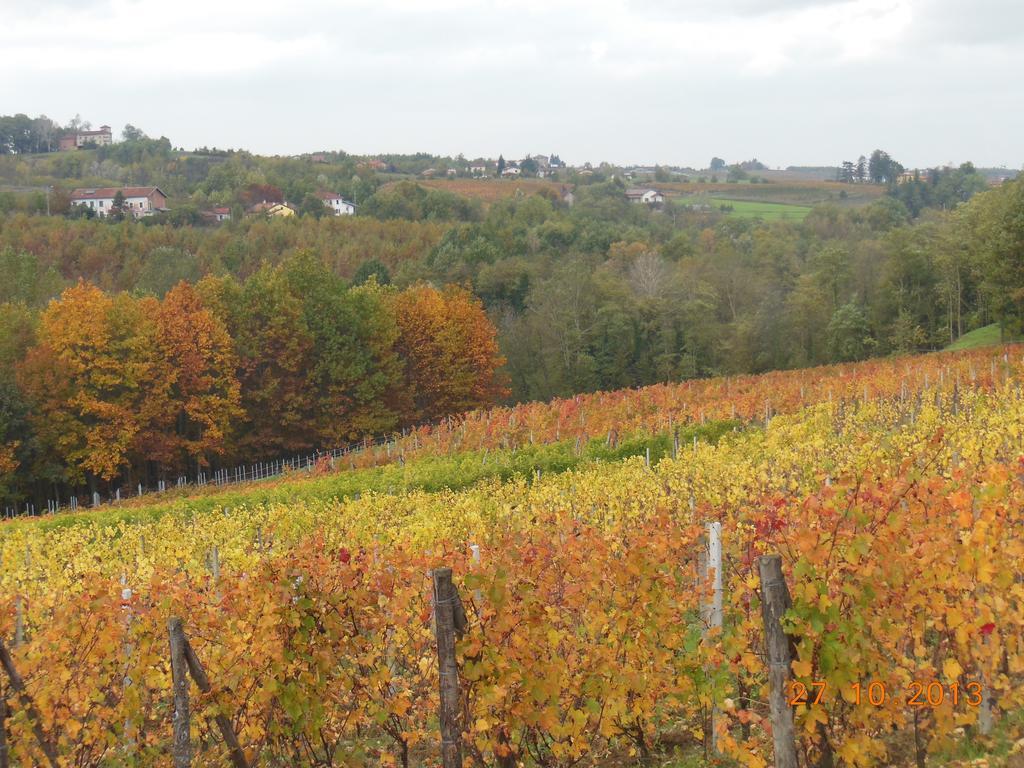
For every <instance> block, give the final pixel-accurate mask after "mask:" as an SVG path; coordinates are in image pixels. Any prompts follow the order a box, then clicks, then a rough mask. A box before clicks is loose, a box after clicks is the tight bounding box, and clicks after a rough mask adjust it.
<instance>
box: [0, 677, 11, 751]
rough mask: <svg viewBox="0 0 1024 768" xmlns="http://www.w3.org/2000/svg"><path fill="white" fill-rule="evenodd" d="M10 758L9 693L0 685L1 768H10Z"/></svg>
mask: <svg viewBox="0 0 1024 768" xmlns="http://www.w3.org/2000/svg"><path fill="white" fill-rule="evenodd" d="M9 765H10V756H9V755H8V753H7V691H6V690H5V686H4V685H3V683H0V768H8V766H9Z"/></svg>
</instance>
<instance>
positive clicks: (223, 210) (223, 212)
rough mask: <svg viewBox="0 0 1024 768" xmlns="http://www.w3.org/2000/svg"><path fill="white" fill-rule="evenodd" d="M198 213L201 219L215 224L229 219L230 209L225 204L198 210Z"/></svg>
mask: <svg viewBox="0 0 1024 768" xmlns="http://www.w3.org/2000/svg"><path fill="white" fill-rule="evenodd" d="M199 215H200V216H202V217H203V221H209V222H215V223H217V224H220V223H221V222H222V221H231V209H230V208H227V207H225V206H220V207H217V208H210V209H209V210H206V211H200V212H199Z"/></svg>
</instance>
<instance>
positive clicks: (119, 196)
mask: <svg viewBox="0 0 1024 768" xmlns="http://www.w3.org/2000/svg"><path fill="white" fill-rule="evenodd" d="M112 143H113V134H112V132H111V129H110V126H108V125H103V126H100V128H99V130H95V131H93V130H79V131H76V132H74V133H71V134H68V135H66V136H63V137H61V138H60V151H62V152H70V151H75V150H79V149H86V148H93V147H100V146H109V145H110V144H112ZM304 157H308V159H309V160H310V161H311V162H313V163H324V162H327V160H326V156H325V155H324V154H312V155H308V156H304ZM366 164H367V165H368V166H369V167H370V168H371V169H373V170H376V171H381V172H387V170H388V166H387V164H386V163H385V162H383V161H382V160H378V159H371V160H370V161H368V162H367V163H366ZM565 170H568V166H566V165H565V163H563V162H562V160H561V159H560V158H559V157H558V156H557V155H550V156H549V155H527V156H526V157H524V158H522V159H521V160H510V161H507V162H506V161H505V159H504V158H503V157H502V158H499V159H498V160H497V161H477V162H476V163H475V164H472V165H468V166H467V167H466V169H465V170H463V171H460V170H459V169H456V168H447V169H445V170H444V171H443V172H441V171H438V170H437V169H434V168H428V169H426V170H424V171H422V172H420V173H419V177H420V178H422V179H424V180H429V179H434V178H456V177H460V176H461V177H466V176H468V177H470V178H473V179H487V178H504V179H516V178H519V177H521V176H529V177H532V178H538V179H545V178H551V179H554V178H557V174H558V171H565ZM572 170H573V171H574V172H575V173H576V174H578V175H579V176H581V177H583V178H586V177H587V176H590V175H593V173H594V171H593V169H592V168H591V167H590V164H589V163H587V164H586V165H585V166H583V167H581V168H578V169H572ZM638 170H650V171H651V172H653V171H654V169H638ZM623 175H624V176H625V177H626V178H627V179H629V178H631V177H632V173H630V172H627V173H624V174H623ZM316 196H317V197H318V198H319V199H320V201H321V202H322V203H323V205H324V206H325V208H326V210H327V211H328V212H329V213H330V214H331V215H334V216H351V215H354V214H355V213H356V210H357V207H358V206H357V205H356V204H355V203H354V202H352V201H350V200H346V199H345V198H344V197H343V196H341V195H340V194H338V193H336V192H330V191H324V190H321V191H319V192H317V193H316ZM561 196H562V200H563V202H565V203H566V204H567V205H570V206H571V205H573V203H574V202H575V194H574V193H573V191H572V188H571V187H568V186H563V187H562V195H561ZM625 197H626V199H627V200H629V201H630V202H632V203H638V204H643V205H659V204H661V203H663V202H664V201H665V195H664V193H663V192H661V191H659V190H657V189H653V188H645V187H636V188H629V189H627V190H626V191H625ZM71 204H72V205H77V206H81V207H84V208H87V209H88V210H89V212H90V215H93V216H96V217H99V218H106V217H108V216H111V215H112V214H115V213H117V214H119V215H123V216H130V217H132V218H136V219H139V218H143V217H146V216H152V215H154V214H158V213H166V212H168V211H169V210H170V209H169V207H168V202H167V195H166V194H165V193H164V192H163V190H161V189H160V188H159V187H157V186H148V187H128V186H126V187H97V188H87V187H82V188H78V189H75V190H73V191H72V193H71ZM298 212H299V211H298V207H297V206H296V205H294V204H293V203H290V202H288V201H269V200H264V201H261V202H258V203H256V204H254V205H251V206H249V207H248V208H246V209H245V215H246V216H264V217H268V218H287V217H290V216H295V215H297V214H298ZM200 216H201V217H202V218H203V220H205V221H207V222H209V223H215V224H217V223H221V222H224V221H229V220H230V219H231V218H232V209H231V208H229V207H225V206H221V207H213V208H210V209H207V210H203V211H200Z"/></svg>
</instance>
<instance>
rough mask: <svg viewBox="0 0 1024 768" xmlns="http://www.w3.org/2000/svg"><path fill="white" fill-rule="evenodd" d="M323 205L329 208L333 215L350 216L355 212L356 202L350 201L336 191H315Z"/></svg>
mask: <svg viewBox="0 0 1024 768" xmlns="http://www.w3.org/2000/svg"><path fill="white" fill-rule="evenodd" d="M316 196H317V197H319V198H320V199H321V200H322V201H323V203H324V205H326V206H327V207H328V208H330V209H331V213H333V214H334V215H335V216H351V215H352V214H354V213H355V212H356V204H355V203H350V202H349V201H348V200H346V199H345V198H343V197H342V196H341V195H339V194H338V193H337V192H317V194H316Z"/></svg>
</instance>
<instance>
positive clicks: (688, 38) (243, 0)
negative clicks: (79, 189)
mask: <svg viewBox="0 0 1024 768" xmlns="http://www.w3.org/2000/svg"><path fill="white" fill-rule="evenodd" d="M0 17H2V18H3V22H2V23H0V114H11V113H16V112H25V113H28V114H30V115H32V116H35V115H37V114H40V113H42V114H46V115H48V116H49V117H51V118H53V119H55V120H57V121H59V122H61V123H63V122H66V121H67V120H68V119H70V118H71V117H73V116H74V115H75V114H76V113H78V114H81V116H82V118H83V119H85V120H89V121H91V122H92V123H93V124H94V125H95V126H98V125H100V124H101V123H107V124H109V125H111V126H114V128H115V129H116V131H117V132H118V133H119V132H120V129H121V128H122V127H123V126H124V124H125V123H132V124H134V125H136V126H138V127H140V128H142V129H143V130H145V131H146V132H147V133H149V134H150V135H154V136H159V135H166V136H167V137H168V138H169V139H170V140H171V141H172V142H173V144H174V145H175V146H184V147H187V148H192V147H196V146H203V145H206V146H218V147H222V148H226V147H240V148H246V149H249V150H252V151H255V152H259V153H262V154H295V153H300V152H309V151H313V150H318V149H342V150H345V151H347V152H352V153H358V154H372V153H377V152H414V151H426V152H432V153H438V154H452V155H454V154H457V153H459V152H462V153H464V154H465V155H466V156H467V157H470V158H472V157H476V156H480V155H483V156H495V157H496V156H497V155H498V153H499V152H500V153H504V155H505V157H506V158H514V157H519V156H522V155H523V154H526V153H533V154H538V153H542V154H549V153H552V152H553V153H557V154H559V155H561V157H562V158H563V160H565V161H567V162H569V163H574V164H575V163H582V162H584V161H587V160H589V161H591V162H597V161H600V160H609V161H612V162H617V163H655V162H659V163H664V164H673V165H690V166H694V167H705V166H707V164H708V161H709V160H710V158H711V157H712V155H718V156H721V157H723V158H725V159H726V160H728V161H729V162H733V161H737V160H742V159H747V158H751V157H755V156H756V157H757V158H759V159H760V160H762V161H763V162H765V163H767V164H768V165H769V166H771V167H776V166H783V167H784V166H786V165H835V164H838V163H839V162H840V161H842V160H844V159H856V157H857V155H859V154H862V153H863V154H869V153H870V152H871V150H872V149H874V148H876V147H881V148H884V149H886V150H888V151H889V152H890V153H891V154H892V155H893V156H894V157H896V159H898V160H900V161H901V162H903V163H904V165H907V166H911V167H912V166H929V165H935V164H939V163H945V162H950V161H952V162H954V163H959V162H962V161H964V160H973V161H974V162H975V163H976V164H979V165H986V166H988V165H993V166H999V165H1007V166H1009V167H1012V168H1019V167H1021V163H1022V162H1024V145H1022V142H1021V137H1022V136H1024V78H1022V74H1024V44H1022V43H1024V3H1020V2H1019V1H1018V0H971V2H957V0H689V1H687V0H509V1H507V2H468V1H464V0H289V2H283V3H282V2H280V1H276V2H264V1H263V0H31V1H30V2H25V1H23V0H0Z"/></svg>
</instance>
